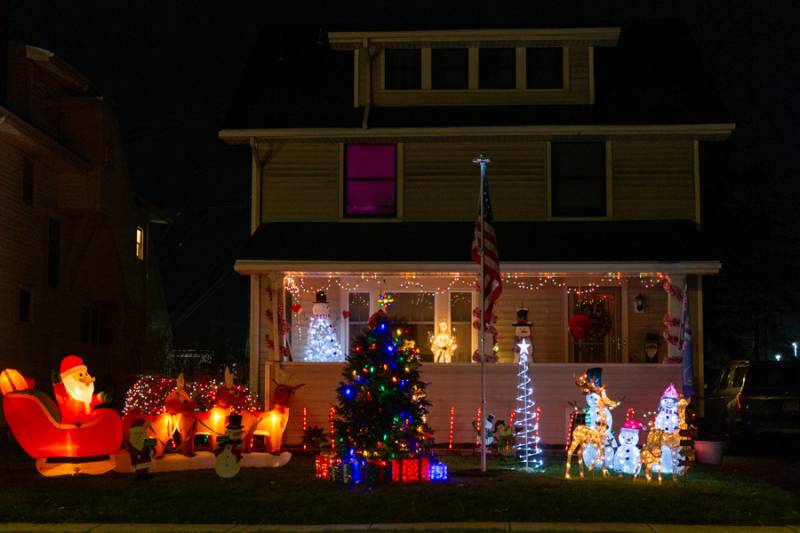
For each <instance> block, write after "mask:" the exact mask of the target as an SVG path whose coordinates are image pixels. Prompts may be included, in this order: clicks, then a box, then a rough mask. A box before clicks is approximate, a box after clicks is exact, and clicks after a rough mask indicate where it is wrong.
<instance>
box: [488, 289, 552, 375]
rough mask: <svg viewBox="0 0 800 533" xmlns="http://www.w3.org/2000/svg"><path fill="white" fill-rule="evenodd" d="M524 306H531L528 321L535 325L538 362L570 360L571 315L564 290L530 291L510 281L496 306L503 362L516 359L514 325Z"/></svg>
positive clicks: (535, 357) (533, 332) (534, 352)
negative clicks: (566, 337)
mask: <svg viewBox="0 0 800 533" xmlns="http://www.w3.org/2000/svg"><path fill="white" fill-rule="evenodd" d="M520 306H522V307H527V308H528V320H529V321H530V322H531V323H532V324H533V328H532V336H533V343H534V346H533V360H534V362H536V363H562V362H566V360H567V358H566V354H565V353H564V335H565V334H566V327H567V316H566V300H565V298H564V289H558V288H552V289H542V290H539V291H530V290H527V289H519V288H516V287H513V286H511V285H509V284H505V285H504V286H503V294H502V296H500V300H499V301H498V302H497V304H496V306H495V310H496V314H497V324H496V327H497V332H498V334H499V339H498V342H499V344H500V362H511V361H513V353H514V326H513V325H512V324H513V323H514V322H516V320H517V309H518V308H519V307H520Z"/></svg>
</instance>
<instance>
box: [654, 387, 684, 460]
mask: <svg viewBox="0 0 800 533" xmlns="http://www.w3.org/2000/svg"><path fill="white" fill-rule="evenodd" d="M679 399H680V394H678V391H677V389H676V388H675V385H673V384H671V383H670V385H669V387H667V388H666V389H665V390H664V393H663V394H662V395H661V399H660V400H659V402H658V412H657V413H656V423H655V426H656V428H658V429H661V430H663V431H664V432H665V433H675V432H677V431H678V429H679V427H678V426H679V424H680V417H679V416H678V400H679ZM661 449H662V453H661V472H662V473H663V474H669V473H672V448H670V447H669V446H667V445H663V446H662V447H661Z"/></svg>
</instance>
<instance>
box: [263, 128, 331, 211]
mask: <svg viewBox="0 0 800 533" xmlns="http://www.w3.org/2000/svg"><path fill="white" fill-rule="evenodd" d="M262 183H263V194H262V208H263V211H262V220H263V221H264V222H275V221H308V222H313V221H325V220H336V219H337V218H338V214H339V188H340V186H339V145H338V144H335V143H308V144H305V143H286V144H278V145H275V146H272V147H270V148H269V150H268V152H267V161H266V164H265V166H264V173H263V175H262ZM298 191H299V192H298Z"/></svg>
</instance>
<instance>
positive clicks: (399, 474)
mask: <svg viewBox="0 0 800 533" xmlns="http://www.w3.org/2000/svg"><path fill="white" fill-rule="evenodd" d="M430 480H431V465H430V461H429V460H428V458H427V457H422V458H415V459H395V460H394V461H392V481H394V482H395V483H417V482H419V481H430Z"/></svg>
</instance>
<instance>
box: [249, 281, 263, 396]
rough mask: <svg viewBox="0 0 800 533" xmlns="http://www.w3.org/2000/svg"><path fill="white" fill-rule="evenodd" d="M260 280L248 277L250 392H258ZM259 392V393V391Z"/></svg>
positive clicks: (259, 367)
mask: <svg viewBox="0 0 800 533" xmlns="http://www.w3.org/2000/svg"><path fill="white" fill-rule="evenodd" d="M259 281H260V279H259V276H258V275H257V274H251V275H250V336H249V337H248V344H249V346H248V348H249V349H248V356H249V358H250V361H249V364H248V370H249V374H250V379H249V380H248V381H249V387H250V390H251V391H259V389H260V387H259V383H260V379H259V378H260V374H261V372H260V369H261V357H260V350H259V347H260V346H261V343H260V342H259V338H260V335H259V331H260V329H261V321H260V318H261V291H260V289H259V288H260V286H261V284H260V283H259ZM259 392H260V391H259Z"/></svg>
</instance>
